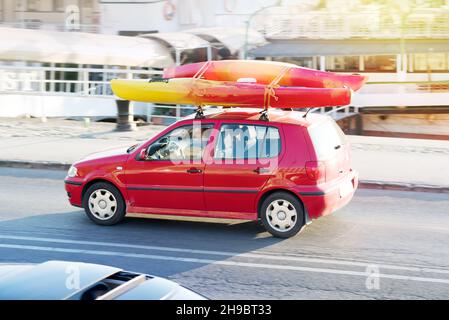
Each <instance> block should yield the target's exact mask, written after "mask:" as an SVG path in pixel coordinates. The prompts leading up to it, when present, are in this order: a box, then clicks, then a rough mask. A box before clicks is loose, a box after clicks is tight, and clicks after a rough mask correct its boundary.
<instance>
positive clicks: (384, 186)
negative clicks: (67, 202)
mask: <svg viewBox="0 0 449 320" xmlns="http://www.w3.org/2000/svg"><path fill="white" fill-rule="evenodd" d="M70 166H71V164H68V163H59V162H37V161H36V162H35V161H20V160H0V167H9V168H21V169H45V170H64V171H67V170H69V168H70ZM359 188H360V189H374V190H395V191H412V192H432V193H446V194H449V187H446V186H436V185H426V184H413V183H404V182H386V181H372V180H360V181H359Z"/></svg>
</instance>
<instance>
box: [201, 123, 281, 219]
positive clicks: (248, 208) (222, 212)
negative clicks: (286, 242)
mask: <svg viewBox="0 0 449 320" xmlns="http://www.w3.org/2000/svg"><path fill="white" fill-rule="evenodd" d="M215 140H216V142H215V145H214V149H213V150H212V151H211V158H210V159H209V160H208V161H207V163H206V168H205V174H204V197H205V204H206V209H207V210H208V211H209V212H210V213H212V214H216V215H217V216H232V213H240V215H238V216H236V217H237V218H243V219H246V218H249V219H252V218H253V214H254V205H255V201H256V198H257V194H258V192H259V190H260V189H261V188H262V187H263V186H264V185H265V183H266V182H267V181H268V179H270V177H272V175H273V170H276V169H277V164H278V162H279V158H280V154H281V150H282V141H281V128H280V127H277V126H275V125H269V126H268V125H262V124H251V123H236V122H233V123H221V126H220V129H219V132H218V133H217V135H216V139H215ZM241 213H247V215H245V214H243V215H241Z"/></svg>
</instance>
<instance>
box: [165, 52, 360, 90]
mask: <svg viewBox="0 0 449 320" xmlns="http://www.w3.org/2000/svg"><path fill="white" fill-rule="evenodd" d="M206 63H207V64H208V65H207V66H205V64H206ZM286 68H290V69H288V71H287V72H286V73H285V75H284V76H283V77H282V78H281V79H280V81H279V82H278V84H279V85H281V86H291V87H309V88H343V87H345V86H346V87H348V88H351V89H352V90H354V91H357V90H358V89H360V88H361V87H362V86H363V84H364V83H365V82H366V80H367V77H365V76H362V75H358V74H353V75H349V74H339V73H333V72H325V71H319V70H314V69H308V68H302V67H298V66H296V65H294V64H289V63H283V62H273V61H258V60H223V61H209V62H200V63H193V64H187V65H183V66H178V67H174V68H167V69H165V71H164V78H191V77H194V76H195V75H196V74H197V73H198V72H200V73H201V72H204V73H202V79H206V80H215V81H238V80H239V79H242V78H253V79H255V80H256V81H257V83H259V84H270V83H271V82H272V81H273V79H274V78H276V77H277V76H278V75H279V74H280V73H281V72H283V70H285V69H286Z"/></svg>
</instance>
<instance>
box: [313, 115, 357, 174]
mask: <svg viewBox="0 0 449 320" xmlns="http://www.w3.org/2000/svg"><path fill="white" fill-rule="evenodd" d="M308 131H309V135H310V138H311V140H312V143H313V146H314V151H315V154H316V156H317V160H318V161H321V162H323V163H324V164H325V166H326V173H325V175H326V182H329V181H332V180H335V179H339V178H341V177H343V176H345V175H347V174H348V173H349V171H350V169H351V154H350V152H351V150H350V146H349V143H348V140H347V138H346V136H345V134H344V133H343V131H342V130H341V129H340V127H339V126H338V124H337V123H336V122H335V121H334V120H333V119H331V118H328V119H326V120H324V121H321V122H318V123H316V124H314V125H312V126H311V127H309V128H308Z"/></svg>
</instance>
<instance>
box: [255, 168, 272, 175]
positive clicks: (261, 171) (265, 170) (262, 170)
mask: <svg viewBox="0 0 449 320" xmlns="http://www.w3.org/2000/svg"><path fill="white" fill-rule="evenodd" d="M253 171H254V172H255V173H258V174H261V173H268V172H270V169H268V168H261V167H258V168H256V169H254V170H253Z"/></svg>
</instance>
